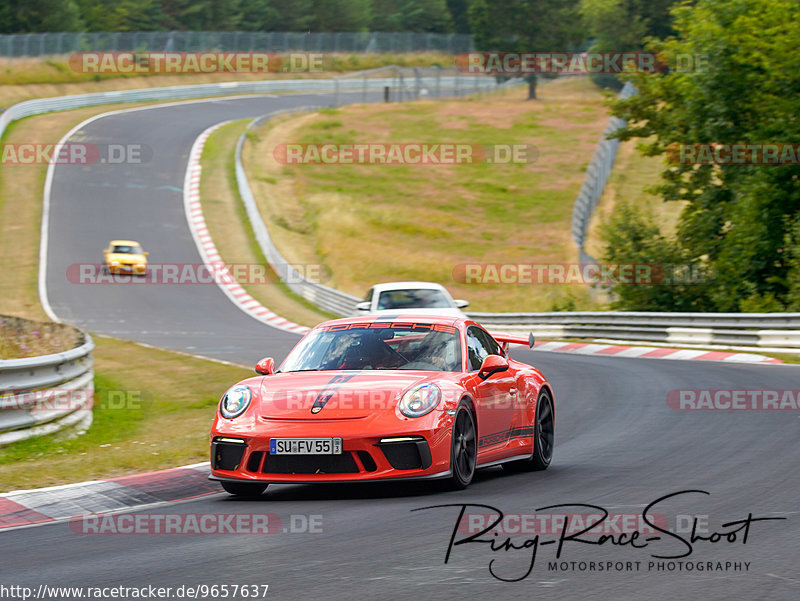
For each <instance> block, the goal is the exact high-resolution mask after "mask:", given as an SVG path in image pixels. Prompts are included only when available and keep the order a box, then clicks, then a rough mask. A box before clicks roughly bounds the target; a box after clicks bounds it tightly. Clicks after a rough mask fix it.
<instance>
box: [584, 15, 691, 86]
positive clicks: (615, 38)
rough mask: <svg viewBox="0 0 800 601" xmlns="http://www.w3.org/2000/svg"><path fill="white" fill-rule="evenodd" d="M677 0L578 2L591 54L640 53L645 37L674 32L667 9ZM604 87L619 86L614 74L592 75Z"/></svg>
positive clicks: (660, 36)
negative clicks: (589, 38) (588, 36)
mask: <svg viewBox="0 0 800 601" xmlns="http://www.w3.org/2000/svg"><path fill="white" fill-rule="evenodd" d="M675 2H676V0H581V4H580V14H581V17H582V18H583V22H584V23H585V25H586V29H587V31H588V32H589V35H590V37H591V38H592V39H593V40H594V42H593V44H592V46H591V48H590V49H589V50H590V51H591V52H630V51H637V50H642V49H643V48H644V46H645V42H646V40H647V38H650V37H656V38H659V39H663V38H665V37H667V36H668V35H671V34H673V33H674V31H673V29H672V19H671V17H670V14H669V8H670V6H672V5H673V4H674V3H675ZM592 81H594V82H595V83H596V84H598V85H601V86H604V87H620V83H619V79H618V78H617V77H616V76H615V75H613V74H592Z"/></svg>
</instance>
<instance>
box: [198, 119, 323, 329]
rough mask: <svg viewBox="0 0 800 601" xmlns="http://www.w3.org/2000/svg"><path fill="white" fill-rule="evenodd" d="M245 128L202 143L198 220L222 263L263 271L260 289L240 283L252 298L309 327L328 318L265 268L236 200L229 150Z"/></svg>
mask: <svg viewBox="0 0 800 601" xmlns="http://www.w3.org/2000/svg"><path fill="white" fill-rule="evenodd" d="M247 123H248V121H238V122H236V123H231V124H228V125H225V126H223V127H221V128H219V129H218V130H216V131H215V132H214V133H213V134H211V136H210V137H209V138H208V140H207V141H206V144H205V147H204V149H203V156H202V159H201V165H202V179H201V181H200V199H201V203H202V206H203V216H204V217H205V220H206V225H207V226H208V229H209V233H210V234H211V238H212V239H213V240H214V244H215V246H216V247H217V250H218V251H219V253H220V255H221V256H222V257H223V259H224V260H225V262H226V263H227V264H229V265H232V264H240V265H259V266H263V268H264V269H265V270H266V272H267V278H268V283H266V284H260V283H258V282H246V281H242V282H240V283H241V285H242V286H243V287H244V288H245V290H247V291H248V292H249V293H250V295H251V296H252V297H253V298H255V299H256V300H258V301H259V302H260V303H261V304H262V305H264V306H265V307H267V308H269V309H270V310H272V311H274V312H276V313H277V314H278V315H280V316H281V317H285V318H286V319H289V320H290V321H293V322H295V323H299V324H302V325H307V326H314V325H316V324H318V323H319V322H320V321H324V320H325V319H328V318H330V317H331V316H329V315H327V314H325V313H322V312H320V311H318V310H316V309H315V308H314V307H313V306H311V305H310V303H308V302H306V301H305V300H303V299H302V298H299V297H296V296H295V295H293V294H292V293H291V292H290V291H289V290H288V288H286V286H285V285H284V284H283V283H282V282H280V280H279V279H278V278H277V276H276V275H275V273H274V272H273V271H272V270H271V269H270V268H269V265H268V264H267V262H266V259H265V258H264V255H263V254H262V253H261V249H260V248H259V246H258V243H257V242H256V240H255V236H254V234H253V231H252V229H251V226H250V222H249V220H248V218H247V214H246V212H245V210H244V206H243V205H242V202H241V200H240V198H239V193H238V189H237V186H236V174H235V171H234V158H233V149H234V148H235V146H236V141H237V140H238V138H239V136H240V135H241V134H242V132H243V131H244V128H245V126H246V124H247Z"/></svg>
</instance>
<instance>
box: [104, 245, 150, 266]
mask: <svg viewBox="0 0 800 601" xmlns="http://www.w3.org/2000/svg"><path fill="white" fill-rule="evenodd" d="M148 254H149V253H146V252H144V251H143V250H142V245H141V244H139V243H138V242H136V241H135V240H112V241H111V242H109V243H108V248H106V249H105V250H104V251H103V255H105V262H106V269H107V270H108V272H109V273H130V274H135V275H144V274H145V273H147V255H148Z"/></svg>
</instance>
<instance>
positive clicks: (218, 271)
mask: <svg viewBox="0 0 800 601" xmlns="http://www.w3.org/2000/svg"><path fill="white" fill-rule="evenodd" d="M227 123H230V121H223V122H222V123H217V124H216V125H213V126H211V127H209V128H208V129H206V130H205V131H204V132H203V133H201V134H200V136H198V138H197V139H196V140H195V141H194V144H193V145H192V150H191V152H190V153H189V165H188V167H187V168H186V177H185V179H184V183H183V205H184V210H185V211H186V219H187V221H188V222H189V229H190V230H191V232H192V237H193V238H194V241H195V244H196V245H197V250H198V251H199V252H200V256H201V257H202V259H203V262H204V263H205V264H206V265H207V266H208V267H209V270H210V272H211V273H213V274H214V279H215V281H216V283H217V285H218V286H219V287H220V289H221V290H222V291H223V292H224V293H225V295H226V296H227V297H228V298H229V299H230V300H231V302H233V304H234V305H236V306H237V307H239V308H240V309H241V310H242V311H244V312H245V313H247V314H248V315H249V316H250V317H252V318H254V319H257V320H258V321H260V322H262V323H265V324H267V325H268V326H272V327H274V328H279V329H281V330H286V331H288V332H293V333H295V334H305V333H306V332H308V330H309V328H307V327H306V326H301V325H299V324H296V323H293V322H291V321H289V320H288V319H284V318H283V317H281V316H280V315H278V314H276V313H274V312H272V311H270V310H269V309H267V308H266V307H265V306H264V305H262V304H261V303H259V302H258V301H257V300H256V299H254V298H253V297H252V296H250V294H248V293H247V291H246V290H245V289H244V288H242V286H241V285H240V284H239V282H237V281H236V278H234V277H233V275H231V273H230V271H229V270H228V268H227V267H226V265H225V262H224V261H223V260H222V257H221V256H220V254H219V252H218V251H217V247H216V246H215V245H214V241H213V240H212V239H211V235H210V234H209V231H208V226H207V225H206V220H205V218H204V217H203V208H202V206H201V204H200V171H201V166H200V157H201V156H202V154H203V146H204V145H205V143H206V140H208V137H209V136H210V135H211V134H212V133H213V132H214V130H216V129H217V128H219V127H222V126H223V125H226V124H227Z"/></svg>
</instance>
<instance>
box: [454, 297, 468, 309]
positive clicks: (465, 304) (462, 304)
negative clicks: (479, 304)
mask: <svg viewBox="0 0 800 601" xmlns="http://www.w3.org/2000/svg"><path fill="white" fill-rule="evenodd" d="M453 302H454V303H455V304H456V307H458V308H459V309H463V308H464V307H469V301H465V300H461V299H459V298H457V299H456V300H455V301H453Z"/></svg>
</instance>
